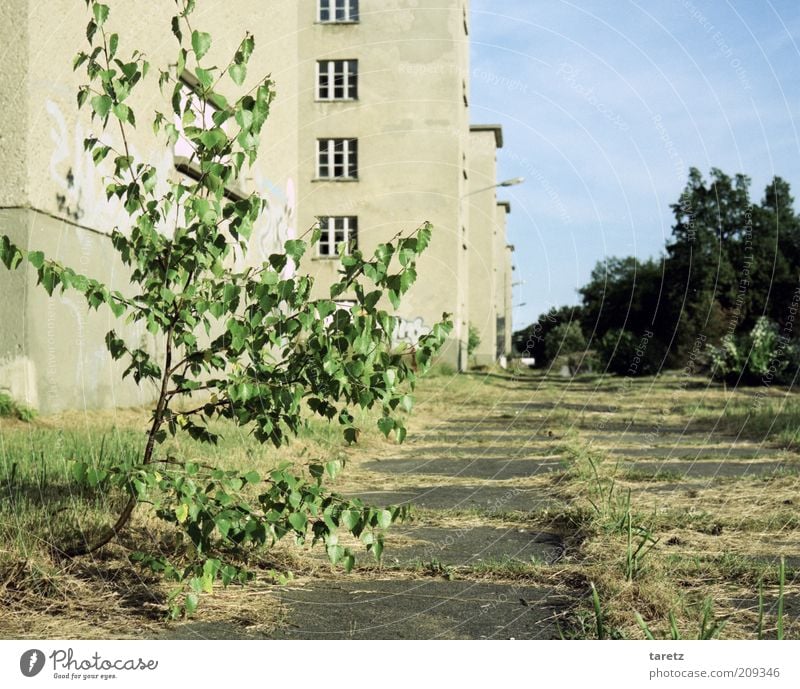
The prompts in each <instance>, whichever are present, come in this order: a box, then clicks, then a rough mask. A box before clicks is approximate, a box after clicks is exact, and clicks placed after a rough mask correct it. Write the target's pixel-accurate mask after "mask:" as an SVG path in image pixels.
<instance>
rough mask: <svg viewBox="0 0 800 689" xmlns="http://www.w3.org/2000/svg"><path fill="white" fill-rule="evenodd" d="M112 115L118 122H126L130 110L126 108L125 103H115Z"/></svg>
mask: <svg viewBox="0 0 800 689" xmlns="http://www.w3.org/2000/svg"><path fill="white" fill-rule="evenodd" d="M113 110H114V114H115V115H116V116H117V119H119V121H120V122H127V121H128V116H129V114H130V108H128V106H127V105H125V103H117V104H116V105H114V107H113Z"/></svg>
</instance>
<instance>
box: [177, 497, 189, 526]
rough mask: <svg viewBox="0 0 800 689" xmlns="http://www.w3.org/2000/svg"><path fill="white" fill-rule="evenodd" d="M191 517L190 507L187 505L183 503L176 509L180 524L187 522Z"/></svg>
mask: <svg viewBox="0 0 800 689" xmlns="http://www.w3.org/2000/svg"><path fill="white" fill-rule="evenodd" d="M188 517H189V505H187V504H186V503H183V502H182V503H181V504H180V505H178V506H177V507H176V508H175V518H176V519H177V520H178V522H179V523H180V524H183V522H185V521H186V519H187V518H188Z"/></svg>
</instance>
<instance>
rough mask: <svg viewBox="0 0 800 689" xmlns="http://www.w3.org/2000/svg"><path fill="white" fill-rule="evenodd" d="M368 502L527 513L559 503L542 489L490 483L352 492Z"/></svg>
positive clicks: (354, 495)
mask: <svg viewBox="0 0 800 689" xmlns="http://www.w3.org/2000/svg"><path fill="white" fill-rule="evenodd" d="M348 497H351V498H361V499H362V500H363V501H364V502H365V503H367V504H369V505H375V506H378V507H384V506H386V505H413V506H416V507H422V508H426V509H431V510H448V509H457V510H468V509H478V510H483V511H485V512H487V513H490V514H491V513H500V512H509V511H522V512H530V511H534V510H541V509H544V508H545V507H552V506H554V505H558V504H559V503H558V501H556V500H554V499H553V498H552V496H550V495H548V494H547V492H546V491H544V490H541V489H526V488H516V487H513V488H509V487H503V486H492V485H470V486H413V487H408V488H402V489H396V490H391V491H383V490H375V491H361V492H358V493H351V494H350V495H349V496H348Z"/></svg>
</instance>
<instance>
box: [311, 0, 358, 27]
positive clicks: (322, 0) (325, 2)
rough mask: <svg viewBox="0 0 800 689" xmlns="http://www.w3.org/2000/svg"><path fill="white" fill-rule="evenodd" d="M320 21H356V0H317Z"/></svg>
mask: <svg viewBox="0 0 800 689" xmlns="http://www.w3.org/2000/svg"><path fill="white" fill-rule="evenodd" d="M319 20H320V21H321V22H357V21H358V0H319Z"/></svg>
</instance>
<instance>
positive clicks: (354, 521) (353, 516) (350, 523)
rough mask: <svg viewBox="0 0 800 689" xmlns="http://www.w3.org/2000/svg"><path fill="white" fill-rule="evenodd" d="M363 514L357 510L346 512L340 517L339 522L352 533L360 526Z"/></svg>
mask: <svg viewBox="0 0 800 689" xmlns="http://www.w3.org/2000/svg"><path fill="white" fill-rule="evenodd" d="M360 519H361V514H360V513H359V512H358V511H357V510H344V511H343V512H342V513H341V515H340V516H339V520H340V522H341V524H342V526H344V528H346V529H347V530H348V531H352V530H353V529H355V528H356V526H357V525H358V522H359V521H360Z"/></svg>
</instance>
